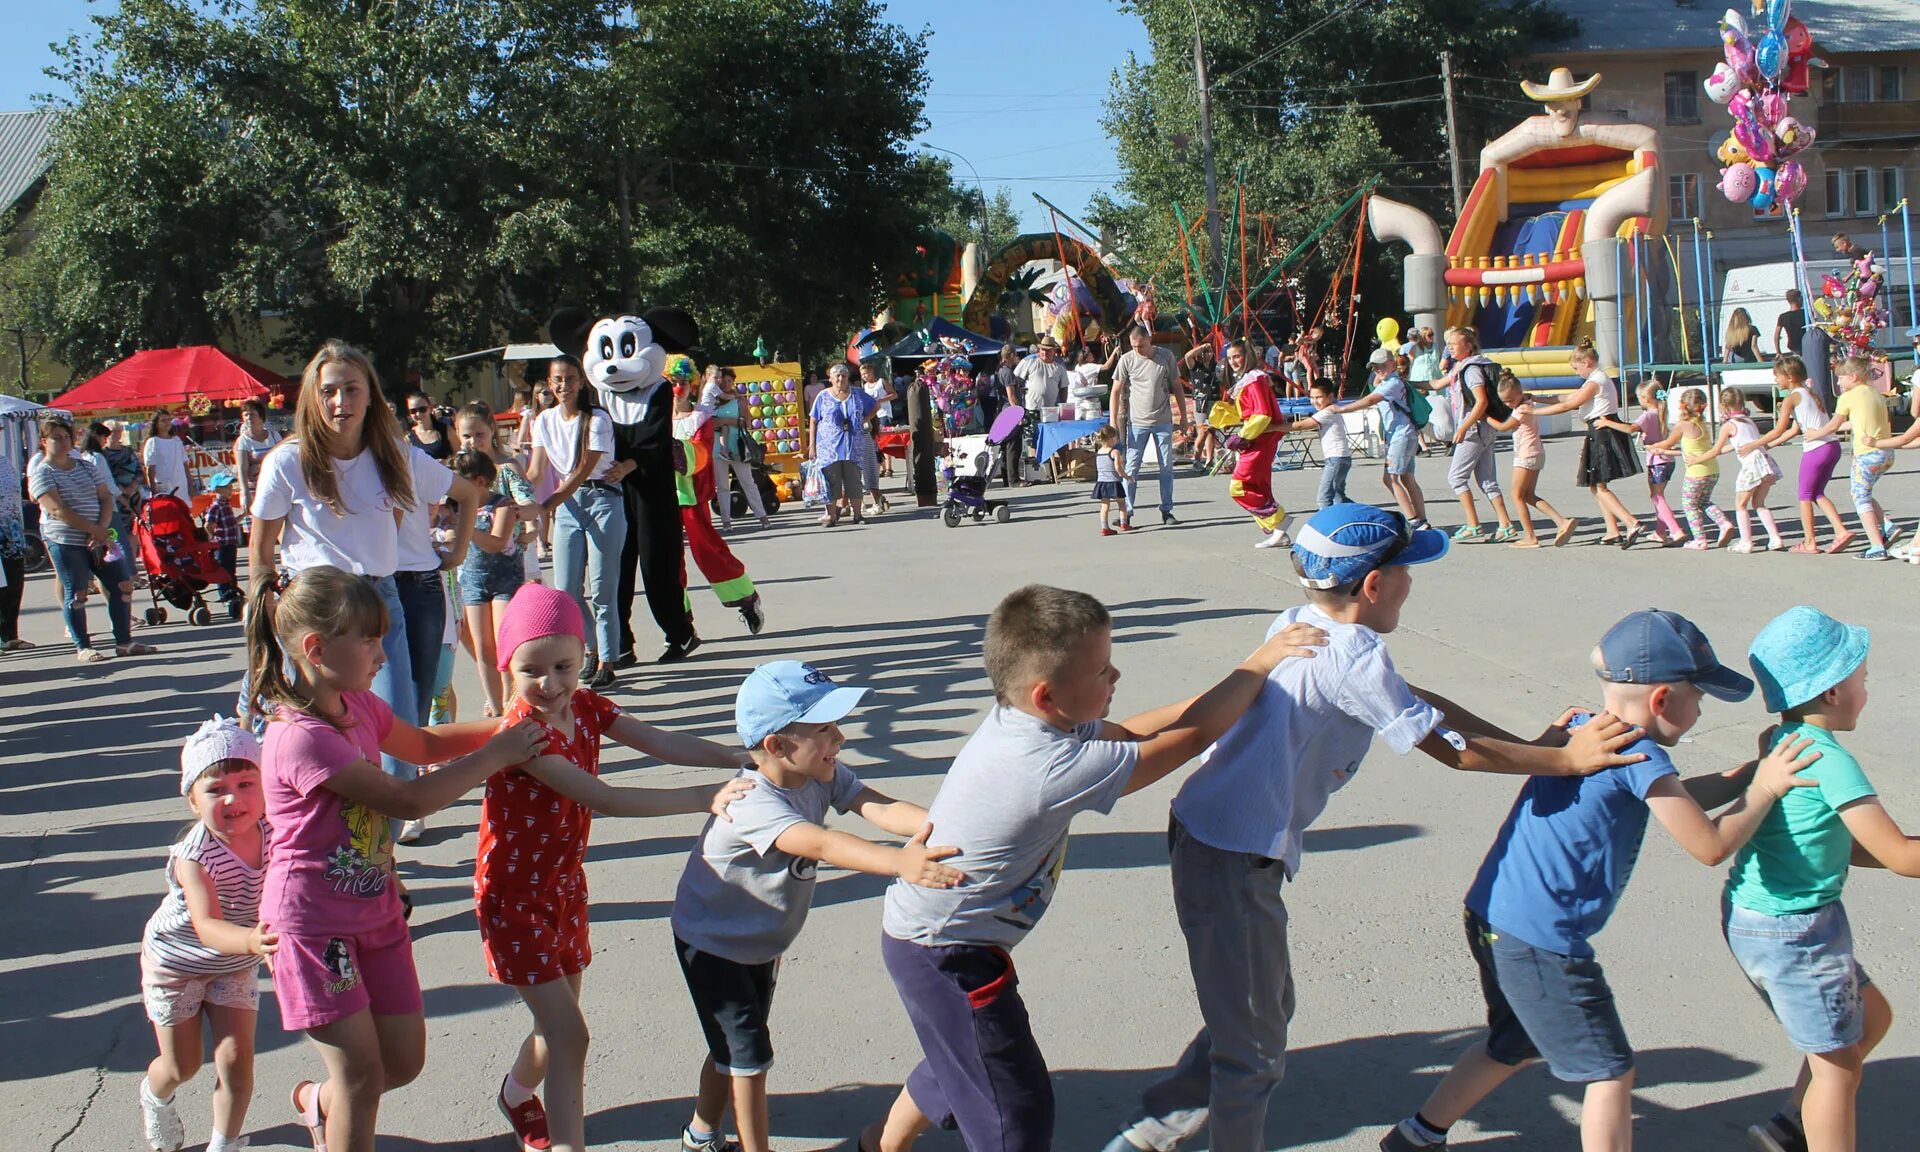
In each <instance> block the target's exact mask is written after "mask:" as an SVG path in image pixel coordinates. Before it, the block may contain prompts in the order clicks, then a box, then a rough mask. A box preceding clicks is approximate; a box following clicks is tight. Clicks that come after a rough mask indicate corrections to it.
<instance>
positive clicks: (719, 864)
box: [673, 660, 963, 1152]
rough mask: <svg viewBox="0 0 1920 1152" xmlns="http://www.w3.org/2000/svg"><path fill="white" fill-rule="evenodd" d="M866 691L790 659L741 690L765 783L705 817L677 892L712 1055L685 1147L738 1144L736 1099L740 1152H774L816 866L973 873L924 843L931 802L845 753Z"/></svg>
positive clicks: (683, 946)
mask: <svg viewBox="0 0 1920 1152" xmlns="http://www.w3.org/2000/svg"><path fill="white" fill-rule="evenodd" d="M865 694H866V689H864V688H838V687H835V686H834V683H833V681H832V680H830V679H828V678H827V676H826V674H825V673H823V672H820V671H818V670H816V669H814V668H813V667H811V666H810V665H806V664H801V663H799V662H798V661H794V660H782V661H777V662H775V663H772V664H762V665H761V666H760V667H758V668H756V669H754V670H753V672H752V673H751V674H749V675H748V677H747V679H746V682H745V683H744V684H742V685H741V686H740V693H739V695H738V696H737V697H736V698H735V700H734V722H735V725H736V726H737V727H738V729H739V732H740V740H741V742H742V743H743V744H745V745H746V747H747V750H748V751H749V752H750V753H751V754H752V756H753V763H754V766H753V769H752V770H751V771H750V772H749V773H748V776H749V777H750V778H751V779H752V780H753V782H754V788H753V790H752V791H750V792H748V793H746V794H745V795H744V796H741V797H740V798H739V799H737V800H735V801H734V802H733V804H732V806H731V807H730V808H729V810H728V812H727V819H726V820H719V819H714V820H709V821H708V822H707V826H706V829H705V830H704V831H702V832H701V833H700V842H699V843H698V844H697V845H696V846H695V847H694V849H693V853H692V855H690V856H689V857H688V858H687V867H686V870H685V871H684V872H682V873H681V874H680V888H679V890H678V891H677V892H675V893H674V897H673V936H674V952H675V954H676V955H677V956H678V957H679V960H680V971H681V972H682V974H684V975H685V976H686V979H687V990H688V991H689V992H691V993H692V994H693V1006H694V1010H695V1012H696V1013H698V1015H699V1017H700V1029H701V1031H702V1032H703V1033H704V1034H705V1036H706V1040H707V1049H708V1052H709V1054H710V1056H711V1059H710V1060H709V1061H708V1062H706V1063H704V1064H702V1065H701V1068H700V1094H699V1096H698V1097H697V1098H696V1099H695V1101H694V1109H693V1120H692V1122H691V1123H689V1124H688V1125H687V1130H686V1132H685V1133H683V1135H682V1144H683V1145H684V1147H685V1148H686V1149H687V1152H720V1150H721V1149H724V1148H727V1147H728V1146H729V1145H730V1144H731V1142H730V1141H728V1140H727V1139H726V1138H725V1136H723V1135H722V1132H721V1123H722V1121H724V1120H725V1118H726V1112H727V1105H728V1104H729V1102H731V1103H732V1105H733V1113H734V1123H735V1124H736V1125H737V1126H738V1129H739V1144H738V1148H739V1149H740V1152H767V1069H769V1068H771V1067H772V1066H773V1037H772V1034H771V1032H770V1031H769V1029H768V1027H767V1015H768V1011H769V1009H770V1008H771V1007H772V1005H773V984H774V976H775V973H776V972H777V971H778V968H779V964H780V957H781V954H782V953H784V952H786V950H787V948H788V947H789V946H791V945H792V944H793V941H794V939H795V938H796V937H797V936H799V935H800V929H801V927H802V926H803V925H804V924H805V923H806V921H807V909H808V908H809V907H810V906H811V905H812V904H813V887H814V873H815V871H816V868H817V865H818V864H819V863H821V862H825V863H827V864H832V865H834V866H836V867H839V868H846V869H849V870H852V871H858V872H872V873H876V874H878V875H881V876H895V877H898V878H900V879H901V880H904V881H906V882H908V883H911V884H924V885H927V886H929V887H936V888H942V887H950V886H952V885H954V884H957V883H959V882H960V881H961V879H962V878H963V877H962V874H961V873H960V872H958V871H956V870H955V869H953V868H949V867H947V866H946V865H944V864H941V863H939V861H940V860H941V859H944V858H945V857H948V856H952V855H954V854H955V853H957V852H958V851H959V849H958V848H929V847H928V846H927V836H928V834H929V833H930V832H932V830H933V826H932V825H930V824H928V823H927V812H926V809H924V808H922V807H920V806H919V805H917V804H908V803H906V802H904V801H900V800H894V799H892V798H890V797H887V796H883V795H881V794H880V793H879V792H876V791H874V790H873V789H872V788H869V787H867V786H866V785H864V784H862V783H861V782H860V778H859V777H858V776H855V775H854V774H853V771H852V769H850V768H848V767H847V766H846V765H844V764H841V763H840V762H839V752H840V749H841V747H842V746H843V745H844V744H845V743H846V737H845V736H844V735H842V734H841V731H840V727H839V724H838V723H837V721H839V720H840V719H842V718H843V717H845V716H846V715H847V714H848V713H849V712H851V711H853V708H854V706H855V705H856V704H858V703H859V701H860V697H861V696H863V695H865ZM829 808H832V809H833V810H834V811H836V812H854V813H857V814H859V816H860V817H861V818H862V819H864V820H866V821H867V822H868V823H869V824H872V825H874V826H876V827H878V828H880V829H882V830H884V831H887V832H892V833H894V834H895V835H898V836H908V837H911V839H910V840H908V842H907V843H906V844H904V845H900V846H894V845H890V844H875V843H873V842H872V841H869V840H862V839H860V838H859V837H858V836H851V835H848V834H847V833H845V832H835V831H831V830H829V829H827V828H826V827H824V826H823V824H822V821H824V820H825V819H826V815H827V809H829Z"/></svg>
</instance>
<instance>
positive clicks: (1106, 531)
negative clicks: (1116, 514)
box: [1100, 528, 1113, 536]
mask: <svg viewBox="0 0 1920 1152" xmlns="http://www.w3.org/2000/svg"><path fill="white" fill-rule="evenodd" d="M1100 535H1102V536H1111V535H1113V529H1111V528H1102V529H1100Z"/></svg>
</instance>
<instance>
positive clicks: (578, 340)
mask: <svg viewBox="0 0 1920 1152" xmlns="http://www.w3.org/2000/svg"><path fill="white" fill-rule="evenodd" d="M593 321H594V315H593V313H591V312H589V311H587V310H586V309H585V308H575V307H573V306H572V305H567V306H565V307H562V308H556V309H554V312H553V315H552V316H550V317H548V318H547V339H548V340H549V341H551V342H552V344H553V346H554V347H555V348H558V349H560V351H561V352H562V353H564V354H565V355H568V356H571V357H573V358H574V359H575V360H578V359H580V358H582V357H583V356H585V355H586V354H587V333H589V332H591V331H593Z"/></svg>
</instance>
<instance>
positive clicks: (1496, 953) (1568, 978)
mask: <svg viewBox="0 0 1920 1152" xmlns="http://www.w3.org/2000/svg"><path fill="white" fill-rule="evenodd" d="M1466 918H1467V948H1468V949H1469V950H1470V951H1471V952H1472V953H1473V962H1474V964H1475V965H1477V966H1478V967H1479V969H1480V992H1481V995H1482V996H1484V997H1485V999H1486V1002H1487V1055H1489V1056H1491V1057H1493V1059H1494V1062H1495V1063H1498V1064H1506V1065H1509V1066H1512V1065H1516V1064H1524V1063H1526V1062H1527V1061H1529V1060H1532V1059H1535V1058H1536V1057H1543V1058H1545V1060H1546V1062H1547V1068H1548V1070H1550V1071H1551V1072H1552V1073H1553V1075H1554V1078H1555V1079H1558V1080H1564V1081H1566V1082H1567V1083H1569V1084H1592V1083H1595V1082H1597V1081H1601V1080H1616V1079H1618V1078H1620V1077H1621V1076H1624V1075H1626V1074H1627V1073H1628V1072H1629V1071H1631V1070H1632V1069H1633V1047H1632V1046H1631V1045H1630V1044H1628V1043H1627V1031H1626V1029H1625V1028H1624V1027H1623V1026H1622V1025H1621V1023H1620V1012H1619V1009H1618V1007H1617V1006H1616V1005H1615V1004H1614V999H1613V990H1612V989H1611V988H1609V987H1607V977H1606V974H1605V973H1604V972H1602V971H1601V970H1600V962H1599V961H1598V960H1595V959H1593V958H1592V957H1584V956H1563V955H1561V954H1559V953H1557V952H1548V951H1546V950H1545V949H1541V948H1535V947H1534V946H1533V945H1531V944H1529V943H1527V942H1526V941H1524V940H1520V939H1518V938H1516V937H1513V936H1508V935H1505V934H1503V933H1500V932H1497V931H1495V930H1494V929H1493V928H1492V927H1491V926H1489V925H1488V924H1487V922H1486V921H1484V920H1482V919H1480V917H1478V916H1476V915H1474V914H1473V913H1472V912H1471V911H1469V912H1468V913H1467V914H1466Z"/></svg>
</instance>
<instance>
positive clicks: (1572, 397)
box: [1534, 339, 1641, 548]
mask: <svg viewBox="0 0 1920 1152" xmlns="http://www.w3.org/2000/svg"><path fill="white" fill-rule="evenodd" d="M1567 362H1568V364H1569V365H1570V366H1571V367H1572V368H1573V370H1574V372H1576V373H1577V374H1579V375H1581V376H1584V377H1586V380H1585V382H1584V383H1582V384H1581V385H1580V387H1578V388H1576V389H1575V390H1574V391H1573V392H1572V393H1570V394H1569V395H1567V396H1566V397H1564V398H1562V399H1561V400H1559V401H1557V402H1555V403H1553V404H1548V405H1546V406H1544V407H1540V408H1536V409H1534V415H1536V416H1552V415H1555V414H1556V413H1560V412H1572V411H1574V410H1575V409H1579V411H1580V418H1581V419H1582V420H1584V421H1586V425H1587V441H1586V443H1585V444H1584V445H1582V446H1581V448H1580V471H1579V473H1578V476H1577V478H1578V480H1579V481H1580V484H1581V485H1582V486H1583V487H1585V488H1586V490H1587V491H1588V492H1591V493H1592V494H1593V500H1594V503H1596V504H1598V505H1599V506H1600V515H1601V517H1602V518H1604V519H1605V520H1606V522H1607V532H1606V535H1604V536H1602V537H1600V543H1602V544H1618V545H1620V547H1622V548H1631V547H1632V546H1633V543H1634V541H1636V540H1638V539H1639V538H1640V532H1641V527H1640V521H1639V519H1638V518H1637V517H1635V516H1634V514H1633V513H1631V512H1629V511H1627V506H1626V505H1625V504H1622V503H1621V502H1620V497H1618V496H1616V495H1614V494H1613V490H1612V489H1611V488H1609V487H1608V485H1609V484H1612V483H1613V482H1614V481H1615V480H1621V479H1625V478H1626V477H1628V476H1633V475H1637V474H1638V473H1639V471H1640V460H1639V457H1638V454H1637V453H1636V452H1635V451H1634V448H1633V438H1632V432H1633V426H1632V425H1631V424H1626V423H1623V422H1622V421H1621V420H1620V391H1619V388H1618V387H1617V386H1616V385H1615V384H1614V382H1613V378H1612V377H1611V376H1608V375H1607V374H1606V373H1605V372H1604V371H1602V370H1601V368H1600V354H1599V353H1598V352H1596V351H1594V347H1593V341H1592V340H1589V339H1582V340H1581V341H1580V346H1579V347H1578V348H1575V349H1574V350H1573V355H1572V356H1570V357H1569V358H1568V361H1567Z"/></svg>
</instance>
